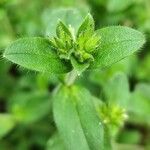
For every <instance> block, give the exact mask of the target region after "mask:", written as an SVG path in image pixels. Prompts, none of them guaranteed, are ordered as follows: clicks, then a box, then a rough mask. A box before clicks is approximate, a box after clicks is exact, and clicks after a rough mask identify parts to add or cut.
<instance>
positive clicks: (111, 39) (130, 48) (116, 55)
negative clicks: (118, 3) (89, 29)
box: [90, 26, 145, 69]
mask: <svg viewBox="0 0 150 150" xmlns="http://www.w3.org/2000/svg"><path fill="white" fill-rule="evenodd" d="M97 34H98V35H99V36H100V37H101V44H100V46H99V48H98V50H97V51H96V52H95V54H94V55H93V57H94V59H95V61H94V62H92V64H91V66H90V68H91V69H94V68H104V67H108V66H110V65H112V64H113V63H116V62H118V61H120V60H121V59H123V58H125V57H127V56H129V55H131V54H133V53H134V52H135V51H137V50H138V49H140V48H141V47H142V45H143V44H144V43H145V37H144V35H143V34H142V33H140V32H139V31H136V30H134V29H131V28H128V27H122V26H112V27H106V28H102V29H100V30H97Z"/></svg>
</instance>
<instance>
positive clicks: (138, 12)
mask: <svg viewBox="0 0 150 150" xmlns="http://www.w3.org/2000/svg"><path fill="white" fill-rule="evenodd" d="M64 8H69V9H70V8H75V9H78V10H79V11H80V13H81V14H82V16H85V15H86V14H87V12H89V11H90V12H91V14H92V15H93V16H94V20H95V23H96V29H99V28H101V27H106V26H110V25H124V26H127V27H132V28H134V29H137V30H139V31H141V32H143V33H144V34H145V36H146V41H147V42H146V44H145V45H144V46H143V47H142V48H141V50H140V51H138V53H137V54H134V55H132V56H130V57H128V58H125V59H123V60H121V61H120V62H118V63H115V64H114V65H112V66H110V67H109V68H107V69H97V70H94V71H86V72H84V73H83V74H82V75H81V76H79V77H78V79H77V81H76V84H77V85H78V86H80V85H83V86H84V87H85V88H87V89H89V90H90V91H91V93H92V94H93V95H94V96H95V97H97V98H99V99H101V100H102V101H103V102H107V103H108V104H110V105H111V106H112V107H110V105H109V106H108V109H109V110H110V112H111V115H110V113H109V114H107V113H108V112H105V108H103V112H101V111H100V112H99V110H98V112H99V113H100V114H101V113H103V115H104V117H106V116H109V115H110V116H109V119H110V118H111V120H109V119H108V120H109V121H110V124H111V125H110V126H109V128H110V129H112V135H113V137H112V139H113V147H114V150H133V149H136V150H149V149H150V1H149V0H32V1H31V0H0V54H1V56H2V54H3V52H4V49H5V48H6V47H7V46H8V45H9V44H10V43H11V42H12V41H14V40H16V39H18V38H22V37H23V38H24V37H33V36H41V37H45V36H46V37H51V36H52V35H53V34H55V30H54V28H55V26H56V24H55V23H56V22H57V19H58V16H57V15H56V14H57V13H59V11H60V10H63V9H64ZM55 11H57V13H55ZM61 12H62V11H60V14H61ZM70 15H72V14H70ZM75 15H76V17H70V18H69V19H68V20H69V21H70V24H73V25H74V26H75V27H76V28H78V26H79V24H80V23H81V22H82V19H83V18H82V17H80V15H79V14H78V11H77V12H76V14H75ZM72 16H74V15H72ZM62 18H63V13H62ZM65 19H66V18H64V20H65ZM68 20H66V21H68ZM51 22H53V23H54V24H51ZM100 32H101V33H102V34H104V35H107V30H106V31H105V30H102V31H100ZM114 32H115V31H114ZM108 38H109V37H108ZM124 38H126V37H124ZM45 47H46V46H45ZM42 48H43V47H42ZM44 51H45V53H46V52H47V51H46V49H44ZM133 51H134V50H133ZM116 57H117V56H116ZM32 59H33V58H32ZM106 61H107V60H106ZM107 63H108V65H109V63H110V64H111V63H112V62H107ZM46 66H47V64H46ZM41 68H42V66H41V67H40V69H41ZM59 68H61V66H58V70H57V71H61V70H60V69H59ZM38 69H39V68H38ZM63 69H64V70H67V68H63ZM60 78H63V77H60V76H57V75H53V74H50V73H37V72H34V71H28V70H27V69H24V68H21V67H18V66H17V65H15V64H12V63H10V62H7V61H6V60H4V59H3V58H2V57H1V59H0V150H34V149H36V150H43V149H45V150H65V147H64V145H63V143H62V139H61V138H60V137H59V134H58V133H57V130H56V125H55V123H54V119H53V114H52V92H53V89H54V88H55V87H56V85H57V84H58V83H59V79H60ZM64 90H65V89H64ZM77 90H78V89H77ZM67 92H68V91H67ZM67 92H66V95H67ZM68 93H69V92H68ZM79 93H80V98H78V101H80V100H81V98H82V97H83V95H82V94H84V93H86V94H85V95H86V96H87V95H88V92H87V91H86V90H85V89H82V88H81V89H80V91H79ZM66 95H63V94H61V93H59V94H58V95H57V96H56V99H57V97H63V96H66ZM67 96H68V95H67ZM70 98H71V97H70ZM85 98H86V97H85ZM89 98H90V96H87V98H86V99H87V101H86V105H87V106H88V107H89V109H90V110H91V107H90V103H89V102H88V99H89ZM72 99H74V98H72ZM91 99H92V98H91ZM95 103H97V100H95ZM83 105H84V104H83ZM99 105H100V107H101V104H99ZM113 106H119V107H121V108H125V109H126V112H127V114H128V118H127V119H126V121H125V125H124V126H121V127H119V128H118V127H117V125H118V124H120V122H119V121H118V118H117V117H115V116H116V110H115V109H114V108H115V107H113ZM55 107H59V105H58V104H57V101H56V104H55ZM69 107H70V109H69V110H66V111H65V110H64V114H61V116H62V117H64V118H65V117H66V115H67V114H69V115H70V117H71V114H72V113H76V110H74V108H73V107H74V106H69ZM78 107H81V106H78ZM71 108H72V109H71ZM97 109H98V108H97ZM79 110H81V109H79ZM67 111H68V112H67ZM92 111H93V110H91V111H90V113H87V115H91V113H92ZM80 113H81V114H83V113H85V112H84V108H83V110H82V111H81V112H80ZM55 115H58V117H57V118H58V120H59V119H62V118H61V117H60V118H59V116H60V115H59V112H56V113H55ZM77 117H78V116H77ZM66 118H67V117H66ZM81 119H82V120H83V121H87V122H88V120H86V118H84V117H83V118H81ZM95 120H96V118H95ZM69 121H70V120H67V119H66V120H65V122H64V123H65V124H64V125H63V126H65V127H67V128H69V126H70V124H69ZM73 121H75V120H73ZM58 125H59V124H58ZM91 128H92V127H91ZM97 128H98V127H97ZM63 131H64V130H63ZM63 131H62V132H63ZM92 131H94V132H96V128H95V130H92ZM71 133H72V131H71V129H70V134H71ZM68 134H69V133H68ZM91 134H92V133H91ZM82 136H83V135H82V134H81V133H80V134H79V137H78V138H77V141H73V144H76V142H77V143H79V142H80V138H81V139H82ZM64 138H65V136H64ZM100 138H101V135H99V136H98V139H100ZM87 139H88V138H87ZM98 139H94V141H95V144H99V143H97V140H98ZM67 140H68V139H65V142H66V143H67ZM88 140H89V139H88ZM89 141H90V140H89ZM85 142H86V141H85ZM60 147H61V149H60ZM93 147H94V146H93ZM107 149H108V150H109V149H110V148H109V147H108V148H107ZM87 150H88V148H87Z"/></svg>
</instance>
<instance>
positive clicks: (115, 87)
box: [104, 73, 130, 108]
mask: <svg viewBox="0 0 150 150" xmlns="http://www.w3.org/2000/svg"><path fill="white" fill-rule="evenodd" d="M104 95H105V98H106V101H107V102H108V103H109V104H115V105H119V106H120V107H122V108H127V106H128V104H129V97H130V91H129V83H128V79H127V76H126V75H125V74H124V73H116V74H115V75H114V76H113V77H112V78H111V79H110V80H109V81H108V82H107V83H106V84H105V85H104Z"/></svg>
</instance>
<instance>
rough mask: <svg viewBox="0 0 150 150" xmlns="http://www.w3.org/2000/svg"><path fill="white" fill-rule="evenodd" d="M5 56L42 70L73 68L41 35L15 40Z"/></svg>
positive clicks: (18, 62) (25, 65) (56, 70)
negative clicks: (61, 58) (60, 57)
mask: <svg viewBox="0 0 150 150" xmlns="http://www.w3.org/2000/svg"><path fill="white" fill-rule="evenodd" d="M4 57H6V58H7V59H8V60H10V61H12V62H14V63H16V64H18V65H21V66H23V67H25V68H28V69H31V70H36V71H41V72H49V73H54V74H56V73H66V72H68V71H70V70H71V65H70V63H69V62H67V63H66V62H65V61H63V60H60V59H59V57H58V56H57V54H56V52H55V50H54V49H52V47H51V45H50V42H49V40H47V39H44V38H40V37H34V38H23V39H19V40H17V41H15V42H13V43H12V44H11V45H10V46H8V47H7V48H6V50H5V52H4Z"/></svg>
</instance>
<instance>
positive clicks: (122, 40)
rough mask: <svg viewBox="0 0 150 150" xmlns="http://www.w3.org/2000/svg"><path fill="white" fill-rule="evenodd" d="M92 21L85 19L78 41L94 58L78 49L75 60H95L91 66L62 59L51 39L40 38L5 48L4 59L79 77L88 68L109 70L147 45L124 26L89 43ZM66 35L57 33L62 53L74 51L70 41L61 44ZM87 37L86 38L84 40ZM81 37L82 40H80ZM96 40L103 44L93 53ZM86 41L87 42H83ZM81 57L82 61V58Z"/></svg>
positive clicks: (101, 31) (102, 32) (110, 29)
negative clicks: (107, 68) (105, 68)
mask: <svg viewBox="0 0 150 150" xmlns="http://www.w3.org/2000/svg"><path fill="white" fill-rule="evenodd" d="M68 15H69V14H68ZM89 20H91V18H90V17H88V21H87V19H85V21H84V22H83V24H82V25H81V26H80V28H79V30H78V33H77V39H78V40H77V41H78V42H79V43H80V42H81V43H82V42H83V41H84V42H83V43H85V42H86V43H87V44H86V45H84V47H82V49H84V50H86V51H90V53H92V55H91V54H90V53H89V52H88V53H87V52H86V51H80V50H79V51H78V47H77V48H76V53H75V56H76V58H77V59H78V60H82V59H85V60H88V59H93V61H92V62H90V63H87V64H86V63H85V64H84V65H83V66H82V65H81V64H80V63H78V61H75V60H76V59H74V60H72V59H71V62H70V61H68V60H64V59H60V57H59V55H58V53H57V51H56V49H55V48H54V47H53V46H54V45H53V44H52V43H51V42H50V41H49V40H48V39H45V38H40V37H34V38H23V39H19V40H17V41H15V42H13V43H12V44H11V45H10V46H8V47H7V48H6V50H5V52H4V57H6V58H7V59H8V60H10V61H12V62H14V63H16V64H19V65H21V66H23V67H25V68H28V69H31V70H36V71H41V72H49V73H54V74H60V73H67V72H70V71H71V70H72V69H73V68H75V69H76V70H77V71H78V72H79V73H80V72H82V71H84V70H85V69H87V68H89V69H96V68H103V67H108V66H110V65H112V64H113V63H115V62H117V61H119V60H121V59H123V58H125V57H127V56H128V55H131V54H132V53H133V52H135V51H137V50H138V49H139V48H140V47H141V46H142V45H143V44H144V42H145V37H144V35H143V34H142V33H140V32H138V31H136V30H133V29H131V28H128V27H121V26H112V27H106V28H102V29H99V30H97V31H96V38H95V35H93V36H91V39H90V41H89V39H86V38H85V37H89V36H88V35H92V34H93V30H94V29H93V26H94V25H93V23H91V22H92V20H91V21H89ZM86 25H87V26H86ZM65 29H66V28H65ZM63 30H64V29H63ZM84 31H85V32H84ZM67 32H68V31H66V33H67ZM66 33H65V34H64V33H63V35H62V34H61V33H60V32H58V33H57V35H58V36H59V37H60V38H61V40H59V39H55V44H56V43H57V45H61V44H62V43H63V44H62V45H61V46H62V47H63V50H62V51H59V52H64V51H67V48H69V49H70V48H71V47H70V42H71V41H69V42H67V43H66V45H65V46H64V43H65V42H66V41H62V39H67V40H68V37H69V33H68V35H67V36H66ZM84 34H85V35H86V36H83V35H84ZM65 37H66V38H65ZM80 37H82V38H81V39H80ZM97 37H100V39H101V44H100V45H98V47H97V49H96V51H94V52H93V48H94V46H93V43H96V44H95V45H97V43H98V41H99V39H97ZM84 38H85V40H83V39H84ZM82 40H83V41H82ZM77 44H78V43H77ZM80 46H82V44H80ZM79 49H81V47H79ZM80 53H81V54H80ZM81 55H82V57H83V58H81ZM62 57H64V55H62ZM72 66H73V67H72Z"/></svg>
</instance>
